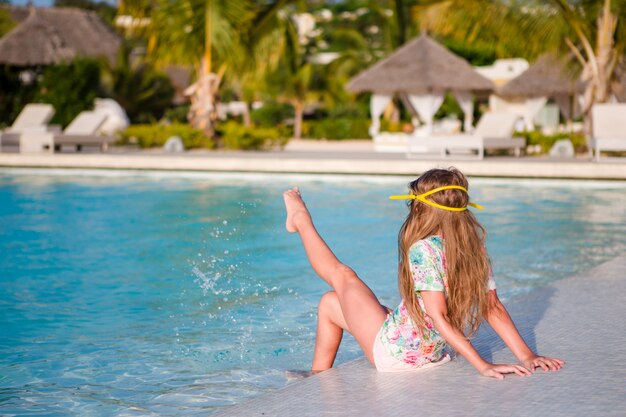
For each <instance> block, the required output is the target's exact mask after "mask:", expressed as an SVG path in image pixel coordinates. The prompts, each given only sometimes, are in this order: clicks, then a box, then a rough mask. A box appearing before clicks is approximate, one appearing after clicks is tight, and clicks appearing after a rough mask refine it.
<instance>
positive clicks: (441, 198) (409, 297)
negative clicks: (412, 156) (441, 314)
mask: <svg viewBox="0 0 626 417" xmlns="http://www.w3.org/2000/svg"><path fill="white" fill-rule="evenodd" d="M445 185H460V186H462V187H465V188H466V189H467V187H468V183H467V179H466V178H465V176H464V175H463V174H462V173H461V171H459V170H457V169H456V168H449V169H431V170H430V171H427V172H425V173H424V174H422V175H421V176H420V177H419V178H418V179H416V180H415V181H413V182H411V183H410V184H409V189H410V191H411V193H413V194H416V195H419V194H423V193H425V192H427V191H430V190H432V189H434V188H438V187H442V186H445ZM427 198H428V199H430V200H432V201H434V202H435V203H438V204H441V205H444V206H448V207H465V206H467V203H468V202H469V196H468V194H467V193H466V192H464V191H462V190H458V189H448V190H443V191H440V192H437V193H434V194H432V195H430V196H429V197H427ZM408 205H409V214H408V215H407V217H406V220H405V221H404V224H403V225H402V227H401V228H400V232H399V234H398V249H399V265H398V285H399V288H400V295H401V296H402V298H403V300H404V303H405V305H406V308H407V311H408V312H409V314H410V316H411V318H412V319H413V321H414V323H415V325H416V326H417V328H418V329H421V330H422V331H424V330H425V329H426V324H425V321H424V313H423V312H422V309H421V308H420V306H419V304H418V300H417V297H416V296H415V290H414V285H413V277H412V275H411V266H410V261H409V249H410V248H411V246H412V245H413V244H414V243H415V242H417V241H418V240H421V239H425V238H427V237H429V236H433V235H441V236H442V238H443V252H444V257H445V273H446V276H447V284H448V289H447V294H448V298H447V301H446V305H447V309H448V318H449V321H450V324H451V325H452V326H453V327H455V328H456V329H458V330H460V331H461V332H463V333H464V334H466V335H472V334H474V333H475V332H476V330H478V327H479V326H480V324H481V322H482V321H483V319H484V318H486V317H487V313H488V310H489V307H488V278H489V273H490V270H491V267H490V263H489V257H488V255H487V251H486V249H485V237H486V232H485V229H484V228H483V227H482V226H481V224H480V223H479V222H478V220H476V217H474V215H473V214H472V212H470V211H469V210H465V211H461V212H451V211H447V210H442V209H439V208H436V207H432V206H430V205H427V204H424V203H421V202H419V201H418V200H409V203H408Z"/></svg>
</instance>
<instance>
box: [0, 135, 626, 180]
mask: <svg viewBox="0 0 626 417" xmlns="http://www.w3.org/2000/svg"><path fill="white" fill-rule="evenodd" d="M451 165H454V166H456V167H457V168H459V169H460V170H462V171H463V172H464V173H465V174H467V175H470V176H483V177H524V178H578V179H613V180H626V158H605V159H604V160H602V161H601V162H594V161H591V160H590V159H589V158H577V159H568V160H563V159H550V158H548V157H532V156H528V157H521V158H515V157H510V156H489V157H486V158H485V159H483V160H475V159H474V160H472V159H467V158H464V159H463V158H461V159H454V158H449V159H443V160H442V159H439V158H435V159H433V158H422V159H418V158H415V159H409V158H407V157H406V155H405V154H401V153H377V152H374V150H373V149H372V145H371V142H368V141H347V142H345V143H344V142H321V143H320V142H318V141H294V142H293V143H291V142H290V144H289V145H288V146H287V148H286V149H285V150H284V151H268V152H234V151H231V152H227V151H213V152H211V151H191V152H185V153H182V154H166V153H163V152H162V151H138V150H121V149H112V150H111V152H108V153H104V154H100V153H57V154H18V153H0V167H28V168H76V169H124V170H127V169H130V170H165V171H170V170H172V171H217V172H224V171H227V172H285V173H313V174H369V175H415V174H417V173H420V172H424V171H426V170H428V169H430V168H433V167H437V166H439V167H448V166H451Z"/></svg>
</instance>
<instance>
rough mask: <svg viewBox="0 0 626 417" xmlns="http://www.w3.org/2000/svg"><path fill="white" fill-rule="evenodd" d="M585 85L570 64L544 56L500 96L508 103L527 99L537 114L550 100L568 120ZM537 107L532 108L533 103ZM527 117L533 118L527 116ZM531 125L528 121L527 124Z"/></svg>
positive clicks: (507, 86) (498, 93)
mask: <svg viewBox="0 0 626 417" xmlns="http://www.w3.org/2000/svg"><path fill="white" fill-rule="evenodd" d="M583 89H584V85H583V84H582V83H581V82H580V81H578V80H577V77H576V76H575V74H574V72H573V71H572V70H570V69H569V68H568V67H567V65H566V63H565V62H564V61H563V60H561V59H558V58H557V57H556V56H554V55H552V54H544V55H542V56H540V57H539V58H538V59H537V61H536V62H535V63H534V64H533V65H531V66H530V67H529V68H528V69H527V70H526V71H524V72H523V73H521V74H520V75H519V76H517V77H515V78H514V79H512V80H511V81H509V82H508V83H506V84H505V85H503V86H502V87H500V88H498V90H497V95H498V96H500V97H502V98H504V99H505V100H520V99H525V100H526V102H527V103H530V104H529V107H536V108H537V109H536V110H537V111H538V110H539V109H540V108H541V107H543V105H540V103H541V102H543V104H544V105H545V102H546V101H547V99H549V98H552V99H554V100H555V101H556V102H557V104H558V105H559V108H560V109H561V112H562V113H563V115H564V116H565V117H566V118H567V119H571V117H572V115H573V105H572V104H573V97H574V96H575V95H576V94H577V93H579V92H582V91H583ZM533 100H534V101H536V102H537V103H536V104H537V105H536V106H532V101H533ZM527 118H531V116H530V115H527ZM527 123H528V121H527Z"/></svg>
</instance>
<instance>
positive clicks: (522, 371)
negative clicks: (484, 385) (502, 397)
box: [480, 364, 532, 379]
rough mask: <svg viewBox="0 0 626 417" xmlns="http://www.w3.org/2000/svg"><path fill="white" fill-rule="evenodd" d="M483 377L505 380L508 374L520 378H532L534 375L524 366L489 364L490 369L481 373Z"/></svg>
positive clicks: (487, 368)
mask: <svg viewBox="0 0 626 417" xmlns="http://www.w3.org/2000/svg"><path fill="white" fill-rule="evenodd" d="M480 373H481V375H482V376H488V377H490V378H496V379H504V376H505V375H506V374H517V375H519V376H530V375H532V373H531V372H530V371H529V370H528V369H526V368H524V367H523V366H522V365H505V364H502V365H496V364H489V366H488V367H486V368H485V369H483V370H481V371H480Z"/></svg>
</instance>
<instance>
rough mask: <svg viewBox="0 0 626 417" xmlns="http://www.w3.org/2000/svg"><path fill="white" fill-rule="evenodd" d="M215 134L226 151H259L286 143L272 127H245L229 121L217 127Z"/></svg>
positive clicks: (284, 138) (282, 136)
mask: <svg viewBox="0 0 626 417" xmlns="http://www.w3.org/2000/svg"><path fill="white" fill-rule="evenodd" d="M217 132H218V134H219V135H220V140H221V142H222V145H223V146H224V147H225V148H226V149H237V150H260V149H269V148H272V147H274V146H280V147H283V146H284V145H285V144H286V143H287V139H286V137H285V136H284V135H281V132H280V131H279V129H277V128H273V127H245V126H243V125H242V124H239V123H237V122H233V121H230V122H226V123H224V124H221V125H219V126H218V127H217Z"/></svg>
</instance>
